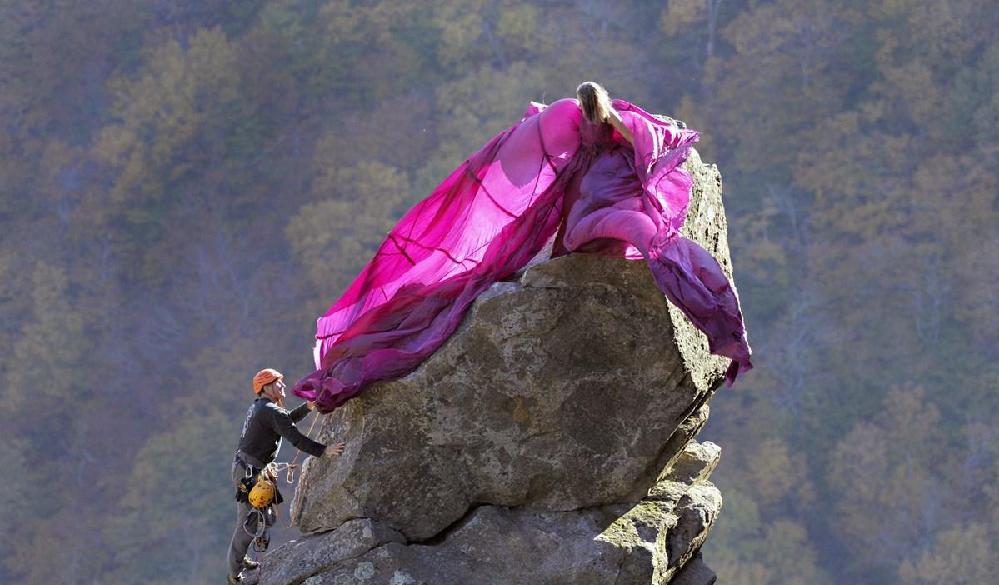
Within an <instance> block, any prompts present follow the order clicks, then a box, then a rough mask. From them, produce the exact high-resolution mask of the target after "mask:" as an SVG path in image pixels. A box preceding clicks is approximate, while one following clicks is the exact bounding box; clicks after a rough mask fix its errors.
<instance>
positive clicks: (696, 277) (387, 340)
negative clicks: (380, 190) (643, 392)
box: [293, 99, 752, 412]
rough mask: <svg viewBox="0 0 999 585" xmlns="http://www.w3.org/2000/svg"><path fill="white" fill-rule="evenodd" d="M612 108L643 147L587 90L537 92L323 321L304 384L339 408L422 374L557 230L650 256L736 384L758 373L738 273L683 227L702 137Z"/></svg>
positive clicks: (420, 208)
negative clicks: (687, 163)
mask: <svg viewBox="0 0 999 585" xmlns="http://www.w3.org/2000/svg"><path fill="white" fill-rule="evenodd" d="M613 105H614V107H615V109H617V110H618V111H619V112H620V114H621V117H622V119H623V120H624V123H625V124H626V125H627V127H628V128H629V129H630V130H631V132H632V135H633V140H634V147H632V146H631V145H630V144H628V143H627V142H626V141H625V139H624V138H623V137H622V136H621V135H620V134H618V133H617V132H616V131H613V132H612V131H610V127H609V126H607V125H594V124H591V123H589V122H588V121H586V120H585V119H584V118H583V117H582V112H581V111H580V109H579V107H578V106H577V105H576V101H575V100H574V99H562V100H558V101H556V102H554V103H552V104H551V105H548V106H544V105H543V104H538V103H531V104H530V106H529V107H528V109H527V111H526V112H525V113H524V116H523V118H522V119H521V120H520V121H519V122H518V123H517V124H515V125H513V126H512V127H510V128H508V129H506V130H504V131H503V132H501V133H499V134H497V135H496V136H494V137H493V138H492V139H490V140H489V141H488V142H487V143H486V144H485V145H484V146H483V147H482V148H481V149H480V150H479V151H478V152H476V153H475V154H473V155H472V156H471V157H469V158H468V159H467V160H465V161H464V162H463V163H462V164H461V165H460V166H459V167H458V168H457V169H455V171H454V172H453V173H451V175H450V176H448V177H447V178H446V179H445V180H444V181H443V182H442V183H440V185H438V186H437V187H436V188H435V189H434V191H433V192H432V193H431V194H430V195H429V196H428V197H427V198H425V199H424V200H422V201H421V202H419V203H418V204H417V205H415V206H414V207H413V208H412V209H410V210H409V212H407V213H406V215H405V216H403V218H402V219H401V220H400V221H399V222H398V223H397V224H396V226H395V227H394V228H393V229H392V231H391V232H390V233H389V234H388V236H387V237H386V239H385V241H384V242H383V243H382V244H381V246H380V247H379V248H378V251H377V252H376V254H375V256H374V258H373V259H372V260H371V261H370V262H369V263H368V264H367V265H366V266H365V267H364V269H363V270H362V271H361V272H360V274H359V275H358V276H357V278H356V279H355V280H354V282H353V283H352V284H351V285H350V286H349V287H348V289H347V290H346V292H344V293H343V295H342V296H341V297H340V298H339V299H338V300H337V301H336V302H335V303H334V304H333V305H332V306H331V307H330V309H329V310H328V311H327V312H326V314H324V315H323V316H322V317H320V318H319V319H318V323H317V332H316V340H317V342H316V347H315V355H314V357H315V362H316V368H317V369H316V371H314V372H313V373H311V374H310V375H308V376H306V377H305V378H303V379H302V380H300V381H299V382H298V383H297V384H296V385H295V387H294V389H293V392H294V393H295V394H296V395H297V396H299V397H301V398H303V399H306V400H315V401H316V403H317V405H318V407H319V409H320V410H321V411H323V412H328V411H330V410H333V409H334V408H336V407H337V406H339V405H341V404H343V403H344V402H345V401H347V400H348V399H350V398H351V397H353V396H355V395H356V394H357V393H358V392H360V391H362V390H363V389H364V388H365V387H366V386H367V385H368V384H370V383H372V382H374V381H377V380H383V379H389V378H394V377H399V376H402V375H405V374H407V373H409V372H411V371H412V370H414V369H415V368H416V367H417V366H419V365H420V363H421V362H423V360H425V359H426V358H427V357H428V356H429V355H430V354H431V353H433V352H434V351H435V350H436V349H437V348H438V347H440V346H441V344H443V343H444V342H445V341H446V340H447V338H448V337H449V336H450V335H451V333H453V332H454V330H455V329H456V328H457V327H458V325H459V324H460V323H461V320H462V317H463V316H464V314H465V312H466V310H467V309H468V307H469V305H470V304H471V303H472V302H473V301H474V300H475V298H476V297H477V296H478V295H479V294H481V293H482V292H483V291H485V290H486V289H487V288H489V286H491V285H492V284H493V283H495V282H497V281H499V280H503V279H505V278H507V277H509V276H510V275H512V274H513V273H515V272H516V271H517V270H519V269H521V268H523V267H524V266H525V265H526V264H527V263H528V262H529V261H530V260H531V259H532V258H533V257H534V256H535V255H537V254H538V252H540V251H541V250H542V249H543V248H544V247H545V245H546V244H547V243H548V241H549V240H550V239H551V238H552V236H553V235H555V234H556V231H558V232H559V236H560V238H561V239H562V240H563V241H558V242H556V247H559V246H562V245H564V249H565V250H577V251H587V252H597V253H603V254H613V255H621V256H624V257H627V258H630V259H642V258H644V259H645V260H646V262H647V263H648V265H649V268H650V269H651V271H652V274H653V277H654V278H655V281H656V283H657V285H658V286H659V288H660V289H661V290H662V291H663V293H664V294H665V295H666V296H667V297H668V298H669V299H670V301H672V302H673V303H674V304H676V305H677V306H678V307H679V308H680V309H681V310H682V311H683V312H684V313H685V314H686V315H687V316H688V317H689V318H690V319H691V321H692V322H693V323H694V325H695V326H697V327H698V328H699V329H700V330H701V331H703V332H705V334H706V335H707V337H708V343H709V348H710V350H711V352H712V353H715V354H718V355H723V356H726V357H729V358H731V359H732V360H733V361H732V365H731V366H730V368H729V370H728V372H727V374H726V378H727V380H728V382H729V383H730V384H731V383H732V382H734V381H735V379H736V377H737V375H738V374H739V373H742V372H745V371H747V370H749V369H750V368H751V367H752V364H751V362H750V359H749V357H750V350H749V345H748V343H747V341H746V336H745V329H744V326H743V322H742V313H741V311H740V309H739V305H738V299H737V298H736V296H735V293H734V291H733V290H732V288H731V286H730V284H729V282H728V279H727V278H726V276H725V274H724V272H723V271H722V269H721V266H720V265H719V264H718V262H717V261H716V260H715V259H714V258H713V257H712V256H711V255H710V254H709V253H708V252H707V251H706V250H704V249H703V248H701V247H700V246H699V245H697V244H696V243H694V242H692V241H690V240H688V239H687V238H684V237H683V236H681V235H680V233H679V231H680V228H681V227H682V226H683V222H684V220H685V218H686V213H687V204H688V202H689V198H690V189H691V178H690V176H689V174H688V173H687V172H686V171H684V170H683V169H681V168H680V167H679V165H680V164H681V163H682V162H683V161H684V160H686V158H687V155H688V152H689V149H690V146H691V144H693V143H694V142H696V141H697V139H698V137H699V134H698V133H697V132H696V131H693V130H689V129H681V128H679V127H678V126H677V125H676V124H675V123H673V122H670V121H664V120H661V119H659V118H656V117H654V116H652V115H651V114H649V113H647V112H645V111H643V110H642V109H641V108H639V107H637V106H635V105H633V104H630V103H628V102H626V101H623V100H614V102H613ZM563 205H566V209H565V213H563ZM570 206H571V207H570ZM563 220H564V222H563ZM560 224H563V225H562V229H561V230H559V227H560Z"/></svg>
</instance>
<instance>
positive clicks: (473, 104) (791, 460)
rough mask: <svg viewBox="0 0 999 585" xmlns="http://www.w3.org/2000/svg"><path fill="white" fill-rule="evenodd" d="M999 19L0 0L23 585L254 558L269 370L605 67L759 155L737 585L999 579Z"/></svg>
mask: <svg viewBox="0 0 999 585" xmlns="http://www.w3.org/2000/svg"><path fill="white" fill-rule="evenodd" d="M997 30H999V7H997V4H996V2H995V0H863V1H860V0H770V1H764V0H669V1H638V0H631V1H628V0H614V1H612V0H607V1H602V0H581V1H577V2H573V1H556V0H549V1H543V2H522V1H519V0H468V1H457V0H436V1H432V2H430V1H428V2H412V1H409V0H364V1H362V0H357V1H350V0H329V1H319V0H239V1H233V0H147V1H143V2H137V1H135V0H91V1H88V2H72V1H67V0H46V1H41V0H35V1H25V0H0V322H2V325H0V355H2V356H3V359H2V363H0V379H2V381H3V383H2V385H0V429H2V432H3V435H4V439H5V440H4V441H3V442H2V443H0V469H3V476H4V493H5V500H6V501H5V502H4V504H3V505H2V506H0V531H2V532H0V543H2V546H0V582H2V583H9V584H39V585H40V584H63V583H66V584H68V583H73V584H78V583H88V584H99V583H100V584H128V583H150V584H168V583H169V584H175V583H191V584H200V583H205V584H207V583H214V582H221V579H222V578H223V559H224V553H225V550H226V546H227V544H228V539H229V535H230V531H231V529H232V522H233V505H232V495H231V494H230V487H229V479H228V476H229V464H230V461H231V457H232V450H233V448H234V446H235V441H236V439H237V436H238V431H239V425H240V424H241V422H242V419H243V414H244V412H245V408H246V406H247V404H248V402H249V400H250V398H251V394H250V377H251V375H252V374H253V373H254V372H255V371H257V370H258V369H260V368H262V367H265V366H273V367H277V368H279V369H282V370H283V371H285V372H286V373H287V374H288V376H289V377H290V378H294V379H297V378H298V377H299V376H301V375H304V374H306V373H308V371H309V369H310V365H311V352H310V348H309V346H310V340H311V338H312V334H313V325H314V319H315V317H316V316H317V315H318V314H320V313H321V312H322V311H323V310H325V309H326V307H327V306H328V304H329V303H330V302H331V301H332V300H333V299H334V298H335V297H336V296H337V295H338V294H339V292H340V291H341V290H342V289H343V287H344V286H345V285H346V284H347V283H348V281H349V280H350V279H351V278H352V277H353V276H354V275H355V273H356V272H357V271H358V270H359V268H360V267H361V266H362V264H363V263H364V262H366V261H367V260H368V258H369V257H370V255H371V254H372V253H373V250H374V248H375V245H376V244H377V243H378V242H379V241H380V239H381V238H382V237H383V236H384V233H385V232H386V231H387V229H388V228H389V227H390V226H391V225H392V224H393V222H394V220H395V219H397V218H398V217H399V216H400V215H401V214H402V213H403V212H404V211H405V210H406V209H407V208H408V207H409V206H410V205H412V204H413V203H414V202H416V201H417V200H419V199H420V198H422V197H423V196H425V195H426V194H427V193H429V191H430V190H431V188H432V187H433V186H434V185H435V184H436V183H437V182H439V181H440V180H441V179H443V178H444V177H445V176H446V174H447V173H448V172H449V171H450V170H451V169H453V168H454V167H455V166H457V165H458V164H459V163H460V162H461V161H462V160H464V158H465V157H467V156H468V155H469V154H471V153H472V152H474V151H475V150H476V149H477V148H478V147H479V146H480V145H481V144H482V143H483V142H485V140H486V139H487V138H488V137H490V136H492V135H493V134H495V133H496V132H498V131H500V130H502V129H504V128H506V127H508V126H510V125H511V124H513V123H515V122H516V121H517V120H518V119H519V118H520V115H521V113H522V112H523V110H524V108H525V107H526V105H527V103H528V101H530V100H539V101H545V102H551V101H554V100H555V99H558V98H561V97H566V96H571V95H573V90H574V89H575V87H576V85H577V84H578V83H579V82H581V81H583V80H588V79H592V80H595V81H599V82H601V83H603V84H605V86H606V87H607V88H608V89H609V90H610V92H611V94H612V95H614V96H618V97H623V98H625V99H628V100H631V101H634V102H635V103H637V104H639V105H641V106H643V107H645V108H646V109H648V110H650V111H654V112H660V113H664V114H668V115H671V116H674V117H677V118H680V119H683V120H685V121H687V123H688V124H689V125H690V126H692V127H694V128H697V129H699V130H701V131H702V132H703V134H704V137H703V139H702V141H701V143H700V144H699V146H698V148H699V150H700V152H701V154H702V156H703V157H704V159H705V160H708V161H717V163H718V165H719V168H720V169H721V172H722V175H723V176H724V179H725V197H726V199H725V203H726V206H727V210H728V214H729V221H730V234H729V236H730V242H731V246H732V255H733V259H734V264H735V271H736V283H737V285H738V287H739V292H740V295H741V299H742V303H743V307H744V309H745V313H746V319H747V325H748V330H749V338H750V342H751V343H752V345H753V348H754V351H755V355H754V361H755V363H756V369H755V370H754V371H753V372H752V373H751V374H750V375H749V376H747V377H746V378H745V379H744V380H743V381H741V382H740V383H739V385H737V386H736V387H735V388H731V389H729V388H722V389H721V390H720V391H719V393H718V394H717V395H716V396H715V398H714V400H713V401H712V413H711V421H710V423H709V425H708V427H707V428H706V429H705V431H703V432H702V433H701V438H702V439H704V440H712V441H715V442H717V443H719V444H720V445H722V447H723V455H722V463H721V465H720V467H719V468H718V470H717V471H716V472H715V474H714V475H713V476H712V479H713V480H714V481H715V482H716V483H717V484H718V485H719V487H720V488H721V490H722V492H723V494H724V496H725V506H724V509H723V511H722V514H721V517H720V520H719V523H718V525H717V527H716V529H715V530H714V532H713V533H712V536H711V538H710V539H709V540H708V543H707V544H706V545H705V548H704V554H705V560H706V561H707V563H708V564H709V565H710V566H711V567H712V568H714V569H715V570H716V571H717V572H718V573H719V577H720V580H719V582H720V583H725V584H727V585H769V584H774V585H776V584H802V585H804V584H809V585H823V584H832V583H855V584H859V585H874V584H884V583H900V584H913V585H920V584H932V583H945V582H946V583H953V584H965V583H967V584H972V583H974V584H976V585H977V584H979V583H986V582H989V581H990V580H991V579H992V578H994V577H993V576H994V575H995V574H996V572H997V571H999V562H997V559H999V545H997V542H999V457H997V455H999V437H997V434H999V425H997V422H999V420H997V419H999V416H997V413H999V400H997V392H996V390H997V387H999V359H997V358H999V356H997V350H996V344H997V342H999V300H997V292H996V291H997V284H999V283H997V274H999V230H997V225H999V222H997V209H999V205H997V201H996V199H997V197H996V196H997V190H999V187H997V172H999V171H997V169H999V130H997V128H999V123H997V116H999V44H997V42H996V31H997ZM291 402H292V403H296V402H297V399H293V400H292V401H291ZM307 422H308V421H307ZM290 449H291V448H290V447H286V450H285V451H284V457H283V459H284V460H288V459H290V458H291V454H290Z"/></svg>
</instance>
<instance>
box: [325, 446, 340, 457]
mask: <svg viewBox="0 0 999 585" xmlns="http://www.w3.org/2000/svg"><path fill="white" fill-rule="evenodd" d="M344 447H345V445H344V444H343V443H334V444H333V445H327V446H326V451H324V452H323V457H339V456H340V455H341V454H342V453H343V449H344Z"/></svg>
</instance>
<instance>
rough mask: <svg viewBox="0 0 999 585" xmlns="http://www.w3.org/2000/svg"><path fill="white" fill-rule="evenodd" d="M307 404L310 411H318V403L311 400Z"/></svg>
mask: <svg viewBox="0 0 999 585" xmlns="http://www.w3.org/2000/svg"><path fill="white" fill-rule="evenodd" d="M306 404H308V405H309V410H315V409H316V401H315V400H310V401H308V402H306Z"/></svg>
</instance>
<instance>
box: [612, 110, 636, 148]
mask: <svg viewBox="0 0 999 585" xmlns="http://www.w3.org/2000/svg"><path fill="white" fill-rule="evenodd" d="M607 121H608V122H610V124H611V126H613V127H614V128H616V129H617V131H618V132H620V133H621V136H624V139H625V140H627V141H628V144H631V145H632V146H634V145H635V139H634V137H633V136H632V135H631V129H630V128H628V127H627V126H625V124H624V120H622V119H621V114H619V113H617V110H615V109H614V108H611V109H610V112H609V114H608V116H607Z"/></svg>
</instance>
